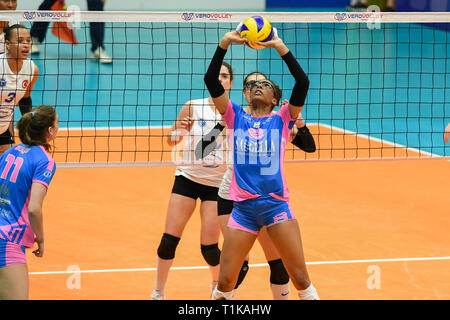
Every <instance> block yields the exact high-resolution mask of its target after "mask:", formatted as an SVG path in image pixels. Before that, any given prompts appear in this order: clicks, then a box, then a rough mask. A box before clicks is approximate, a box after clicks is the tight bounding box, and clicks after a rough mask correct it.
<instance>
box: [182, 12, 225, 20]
mask: <svg viewBox="0 0 450 320" xmlns="http://www.w3.org/2000/svg"><path fill="white" fill-rule="evenodd" d="M231 16H232V15H231V13H218V12H214V13H196V12H184V13H182V14H181V19H183V20H184V21H192V20H195V19H196V20H211V21H215V20H220V19H231Z"/></svg>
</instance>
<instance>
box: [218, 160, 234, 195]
mask: <svg viewBox="0 0 450 320" xmlns="http://www.w3.org/2000/svg"><path fill="white" fill-rule="evenodd" d="M232 178H233V166H228V168H227V171H225V174H224V175H223V179H222V183H221V184H220V187H219V193H218V195H219V197H221V198H222V199H226V200H231V199H230V195H229V193H230V184H231V179H232Z"/></svg>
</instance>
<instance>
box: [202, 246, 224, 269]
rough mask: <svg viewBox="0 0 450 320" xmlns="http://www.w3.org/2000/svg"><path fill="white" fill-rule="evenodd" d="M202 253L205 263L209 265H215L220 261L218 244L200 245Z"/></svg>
mask: <svg viewBox="0 0 450 320" xmlns="http://www.w3.org/2000/svg"><path fill="white" fill-rule="evenodd" d="M201 250H202V255H203V258H204V259H205V261H206V263H207V264H209V265H210V266H213V267H215V266H217V265H218V264H219V263H220V249H219V244H218V243H215V244H210V245H206V246H205V245H203V244H202V245H201Z"/></svg>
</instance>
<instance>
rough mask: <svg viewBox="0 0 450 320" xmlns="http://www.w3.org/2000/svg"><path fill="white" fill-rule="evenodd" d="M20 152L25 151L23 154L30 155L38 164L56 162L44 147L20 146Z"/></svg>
mask: <svg viewBox="0 0 450 320" xmlns="http://www.w3.org/2000/svg"><path fill="white" fill-rule="evenodd" d="M18 149H19V150H23V151H22V152H26V153H29V155H30V157H31V158H32V159H33V160H34V161H36V162H45V163H48V162H54V160H53V158H52V157H51V155H50V154H49V153H48V152H47V151H46V150H45V149H44V147H42V146H27V145H24V144H22V145H18Z"/></svg>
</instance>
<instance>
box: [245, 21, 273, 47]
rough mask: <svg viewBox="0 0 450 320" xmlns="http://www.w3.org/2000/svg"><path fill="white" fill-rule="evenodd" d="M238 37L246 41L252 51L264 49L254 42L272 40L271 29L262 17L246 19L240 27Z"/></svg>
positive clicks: (270, 25)
mask: <svg viewBox="0 0 450 320" xmlns="http://www.w3.org/2000/svg"><path fill="white" fill-rule="evenodd" d="M240 27H241V28H240V32H239V34H240V36H241V38H245V39H247V40H248V45H249V46H250V47H251V48H253V49H262V48H264V47H263V46H261V45H258V44H256V43H255V41H260V42H265V41H269V40H272V38H273V28H272V24H271V23H270V21H269V20H267V19H266V18H264V17H263V16H253V17H249V18H247V19H246V20H245V21H244V22H243V23H242V25H241V26H240Z"/></svg>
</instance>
